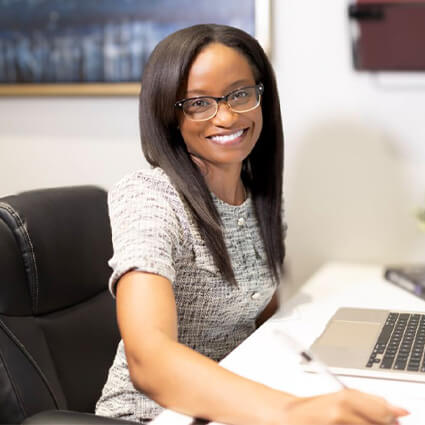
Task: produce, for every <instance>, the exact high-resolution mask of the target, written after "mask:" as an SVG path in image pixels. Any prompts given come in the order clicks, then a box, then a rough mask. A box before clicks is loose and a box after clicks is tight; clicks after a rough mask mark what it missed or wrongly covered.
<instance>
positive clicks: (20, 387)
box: [0, 186, 129, 424]
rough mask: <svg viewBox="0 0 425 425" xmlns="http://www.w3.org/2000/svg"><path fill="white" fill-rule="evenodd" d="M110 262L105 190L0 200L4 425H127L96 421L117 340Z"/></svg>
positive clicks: (0, 403) (0, 401)
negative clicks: (108, 263) (48, 424)
mask: <svg viewBox="0 0 425 425" xmlns="http://www.w3.org/2000/svg"><path fill="white" fill-rule="evenodd" d="M111 254H112V244H111V231H110V225H109V219H108V214H107V205H106V193H105V191H104V190H102V189H99V188H96V187H90V186H81V187H69V188H57V189H44V190H34V191H30V192H25V193H21V194H19V195H16V196H8V197H4V198H1V199H0V423H2V424H3V423H7V424H17V423H22V422H24V423H26V424H47V423H51V424H53V423H54V424H59V423H66V424H82V423H93V424H95V423H96V424H103V423H104V424H108V423H123V424H124V423H125V424H129V421H120V420H116V419H110V418H103V417H99V416H95V415H93V412H94V408H95V403H96V400H97V399H98V398H99V396H100V393H101V390H102V387H103V384H104V383H105V381H106V376H107V373H108V368H109V367H110V365H111V364H112V360H113V358H114V354H115V350H116V347H117V344H118V341H119V338H120V336H119V332H118V328H117V323H116V319H115V305H114V301H113V299H112V297H111V295H110V294H109V293H108V291H107V281H108V277H109V275H110V269H109V267H108V265H107V260H108V259H109V258H110V257H111ZM39 412H41V413H39ZM33 415H35V416H33Z"/></svg>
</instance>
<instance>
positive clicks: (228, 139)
mask: <svg viewBox="0 0 425 425" xmlns="http://www.w3.org/2000/svg"><path fill="white" fill-rule="evenodd" d="M242 133H243V130H239V131H237V132H236V133H233V134H227V135H226V136H211V140H213V141H214V142H218V143H228V142H231V141H233V140H235V139H237V138H238V137H240V136H242Z"/></svg>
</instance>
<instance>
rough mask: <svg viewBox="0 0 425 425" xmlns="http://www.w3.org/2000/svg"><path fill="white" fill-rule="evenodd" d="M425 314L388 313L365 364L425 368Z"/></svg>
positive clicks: (403, 368)
mask: <svg viewBox="0 0 425 425" xmlns="http://www.w3.org/2000/svg"><path fill="white" fill-rule="evenodd" d="M424 346H425V314H409V313H389V315H388V317H387V319H386V321H385V325H384V327H383V328H382V331H381V334H380V335H379V337H378V340H377V341H376V344H375V347H374V349H373V351H372V354H371V355H370V357H369V361H368V362H367V364H366V367H379V368H381V369H394V370H408V371H412V372H418V371H419V372H425V358H424Z"/></svg>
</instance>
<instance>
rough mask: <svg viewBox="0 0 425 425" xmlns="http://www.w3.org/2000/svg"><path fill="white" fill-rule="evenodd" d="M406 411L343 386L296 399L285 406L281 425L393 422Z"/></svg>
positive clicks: (348, 424) (347, 424)
mask: <svg viewBox="0 0 425 425" xmlns="http://www.w3.org/2000/svg"><path fill="white" fill-rule="evenodd" d="M408 414H409V412H408V411H406V410H405V409H402V408H400V407H396V406H392V405H391V404H389V403H388V402H387V401H385V400H384V399H383V398H381V397H377V396H372V395H369V394H365V393H362V392H360V391H356V390H351V389H345V390H342V391H339V392H337V393H331V394H325V395H320V396H316V397H306V398H304V397H302V398H297V399H295V400H294V401H292V402H290V403H289V404H287V406H286V417H285V419H284V422H282V423H283V424H284V425H313V424H318V425H331V424H332V425H333V424H335V425H336V424H337V425H357V424H375V425H376V424H382V425H384V424H397V423H398V421H397V418H398V417H400V416H406V415H408Z"/></svg>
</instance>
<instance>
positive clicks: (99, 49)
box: [0, 0, 255, 85]
mask: <svg viewBox="0 0 425 425" xmlns="http://www.w3.org/2000/svg"><path fill="white" fill-rule="evenodd" d="M198 23H223V24H228V25H232V26H236V27H239V28H242V29H244V30H245V31H247V32H249V33H251V34H253V35H254V31H255V1H254V0H213V1H211V0H0V84H2V85H6V84H7V85H9V84H43V83H49V84H52V83H53V84H55V83H56V84H64V83H67V84H69V83H71V84H78V83H79V84H82V83H124V82H125V83H128V82H139V81H140V77H141V75H142V71H143V66H144V64H145V63H146V60H147V58H148V56H149V54H150V53H151V51H152V49H153V48H154V46H155V45H156V44H157V43H158V41H159V40H161V39H162V38H164V37H165V36H166V35H168V34H170V33H172V32H174V31H176V30H177V29H179V28H183V27H185V26H189V25H194V24H198Z"/></svg>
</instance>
